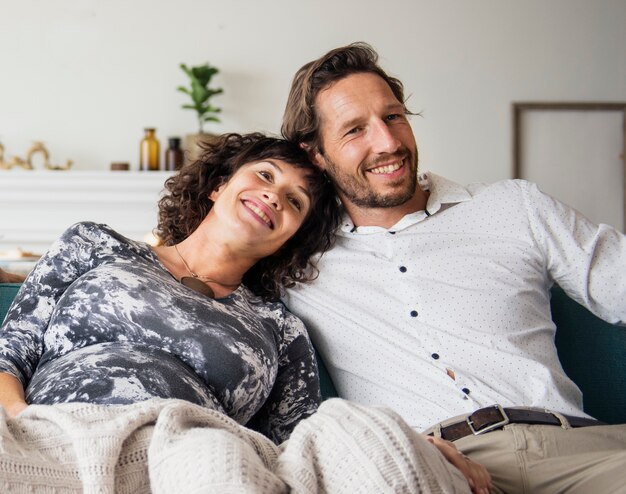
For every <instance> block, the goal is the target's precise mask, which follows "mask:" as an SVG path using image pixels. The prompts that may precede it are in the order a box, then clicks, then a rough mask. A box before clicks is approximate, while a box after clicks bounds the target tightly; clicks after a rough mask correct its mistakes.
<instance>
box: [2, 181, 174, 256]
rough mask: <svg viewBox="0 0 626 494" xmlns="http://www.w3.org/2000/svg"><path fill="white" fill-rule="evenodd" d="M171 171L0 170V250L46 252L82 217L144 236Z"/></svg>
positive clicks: (133, 235)
mask: <svg viewBox="0 0 626 494" xmlns="http://www.w3.org/2000/svg"><path fill="white" fill-rule="evenodd" d="M170 175H171V172H130V171H56V170H15V169H14V170H0V251H7V250H13V249H21V250H24V251H29V252H33V253H36V254H42V253H43V252H45V251H46V249H48V247H49V246H50V244H51V243H52V242H53V241H54V240H56V239H57V238H58V237H59V236H60V235H61V233H63V231H64V230H65V229H66V228H67V227H68V226H70V225H72V224H73V223H76V222H78V221H86V220H89V221H96V222H98V223H106V224H108V225H110V226H111V227H112V228H114V229H115V230H117V231H118V232H120V233H121V234H122V235H125V236H127V237H130V238H132V239H135V240H143V239H145V238H146V236H147V235H149V234H150V232H151V231H152V229H153V228H155V227H156V224H157V202H158V200H159V197H160V195H161V192H162V190H163V184H164V182H165V180H166V179H167V178H168V177H169V176H170Z"/></svg>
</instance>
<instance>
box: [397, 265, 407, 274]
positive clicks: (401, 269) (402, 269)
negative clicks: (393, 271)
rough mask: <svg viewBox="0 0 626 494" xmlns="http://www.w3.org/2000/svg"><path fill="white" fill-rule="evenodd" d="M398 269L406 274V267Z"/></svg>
mask: <svg viewBox="0 0 626 494" xmlns="http://www.w3.org/2000/svg"><path fill="white" fill-rule="evenodd" d="M398 269H400V272H401V273H406V266H400V267H399V268H398Z"/></svg>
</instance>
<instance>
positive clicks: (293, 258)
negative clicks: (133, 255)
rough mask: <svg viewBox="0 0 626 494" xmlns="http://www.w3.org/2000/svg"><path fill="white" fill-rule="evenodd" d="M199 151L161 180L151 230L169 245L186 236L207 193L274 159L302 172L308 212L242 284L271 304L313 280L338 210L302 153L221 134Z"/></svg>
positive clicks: (256, 137)
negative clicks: (242, 170) (155, 222)
mask: <svg viewBox="0 0 626 494" xmlns="http://www.w3.org/2000/svg"><path fill="white" fill-rule="evenodd" d="M202 147H203V152H202V155H201V156H200V158H199V159H198V160H196V161H195V162H193V163H190V164H188V165H186V166H184V167H183V168H182V169H181V170H180V171H179V172H178V173H177V174H176V175H174V176H172V177H170V178H168V179H167V180H166V182H165V192H164V195H163V197H162V198H161V200H160V201H159V222H158V227H157V231H156V233H157V235H158V236H159V238H160V239H161V241H162V242H163V244H165V245H174V244H177V243H179V242H181V241H183V240H184V239H185V238H187V237H188V236H189V235H190V234H191V233H192V232H193V231H194V230H195V229H196V228H197V227H198V226H199V225H200V223H201V222H202V220H203V219H204V218H205V217H206V215H207V214H208V213H209V211H210V210H211V207H213V201H211V199H209V195H210V194H211V193H212V192H213V191H214V190H215V189H217V188H218V187H219V186H220V185H221V184H222V183H224V182H225V181H227V180H228V179H230V177H231V176H232V175H233V174H234V173H235V172H236V171H237V170H239V168H241V167H242V166H243V165H245V164H248V163H252V162H258V161H262V160H265V159H277V160H281V161H284V162H286V163H289V164H291V165H293V166H295V167H297V168H301V169H305V170H307V171H308V173H307V181H308V184H309V191H310V193H311V197H312V201H311V208H310V210H309V213H308V215H307V217H306V218H305V220H304V222H303V224H302V226H301V227H300V229H299V230H298V231H297V232H296V233H295V234H294V235H293V236H292V237H291V238H290V239H289V240H288V241H287V242H286V243H285V244H284V245H283V246H282V247H281V248H280V249H279V250H278V252H276V253H274V254H272V255H270V256H268V257H265V258H263V259H261V260H259V261H258V262H257V263H256V264H255V265H254V266H253V267H252V268H250V269H249V270H248V272H247V273H246V274H245V275H244V277H243V282H244V284H245V285H246V286H247V287H248V288H249V289H250V290H252V292H254V293H255V294H256V295H259V296H261V297H263V298H264V299H265V300H277V299H278V298H280V297H281V296H282V295H283V293H284V289H285V288H289V287H292V286H294V285H295V284H296V282H306V281H310V280H312V279H315V278H316V277H317V274H318V271H317V268H316V267H315V265H314V264H313V263H312V257H313V256H314V255H315V254H317V253H323V252H325V251H326V250H328V249H329V248H330V247H331V246H332V243H333V241H334V231H335V228H336V227H337V226H338V224H339V220H340V212H339V204H338V200H337V198H336V195H335V190H334V188H333V186H332V184H331V183H330V182H329V181H328V179H327V178H326V176H325V175H324V174H323V173H322V171H321V170H319V169H318V168H317V167H316V166H315V165H313V164H312V163H311V162H310V160H309V158H308V156H307V154H306V152H305V151H303V150H302V149H301V148H300V147H299V146H297V145H295V144H292V143H290V142H287V141H285V140H283V139H278V138H274V137H268V136H266V135H264V134H262V133H251V134H245V135H240V134H234V133H233V134H224V135H222V136H220V137H218V138H216V139H215V140H213V141H211V142H208V143H205V144H203V146H202Z"/></svg>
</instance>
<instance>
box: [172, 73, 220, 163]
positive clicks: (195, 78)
mask: <svg viewBox="0 0 626 494" xmlns="http://www.w3.org/2000/svg"><path fill="white" fill-rule="evenodd" d="M180 68H181V69H182V70H183V71H184V72H185V74H187V77H188V78H189V86H188V87H185V86H179V87H178V88H177V89H178V91H180V92H182V93H185V94H187V95H188V96H189V97H190V98H191V103H187V104H184V105H182V108H184V109H188V110H194V111H195V112H196V116H197V119H198V133H197V134H192V135H188V136H187V137H186V145H185V148H186V149H187V152H188V153H187V155H188V159H189V160H194V159H196V158H197V156H198V153H199V151H200V148H199V142H202V141H205V140H207V139H210V138H211V136H212V134H208V133H206V132H204V124H205V123H206V122H220V119H219V118H218V116H217V115H218V114H219V113H221V111H222V109H221V108H219V107H217V106H214V105H213V104H211V101H210V100H211V98H213V96H216V95H218V94H221V93H223V92H224V90H223V89H222V88H221V87H220V88H212V87H210V84H211V80H212V79H213V76H215V75H216V74H217V73H218V72H219V69H217V68H216V67H212V66H211V65H209V64H208V63H205V64H203V65H198V66H195V67H188V66H187V65H185V64H184V63H181V64H180Z"/></svg>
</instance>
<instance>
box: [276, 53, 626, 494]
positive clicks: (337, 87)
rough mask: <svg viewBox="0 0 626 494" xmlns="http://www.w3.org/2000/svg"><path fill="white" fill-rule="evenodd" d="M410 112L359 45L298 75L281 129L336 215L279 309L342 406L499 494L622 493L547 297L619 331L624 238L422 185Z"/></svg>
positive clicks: (623, 434) (458, 189)
mask: <svg viewBox="0 0 626 494" xmlns="http://www.w3.org/2000/svg"><path fill="white" fill-rule="evenodd" d="M408 115H410V112H409V111H408V110H407V108H406V106H405V104H404V94H403V86H402V84H401V83H400V81H399V80H397V79H395V78H393V77H390V76H389V75H388V74H386V73H385V72H384V70H383V69H382V68H381V67H380V66H379V65H378V62H377V54H376V53H375V51H374V50H373V49H372V48H371V47H370V46H369V45H366V44H364V43H356V44H352V45H349V46H346V47H341V48H337V49H335V50H332V51H331V52H329V53H327V54H326V55H324V56H322V57H320V58H319V59H317V60H315V61H313V62H310V63H308V64H306V65H304V66H303V67H302V68H301V69H300V70H299V71H298V72H297V74H296V76H295V78H294V81H293V84H292V88H291V92H290V95H289V98H288V102H287V108H286V111H285V115H284V120H283V127H282V131H283V134H284V136H285V137H286V138H287V139H290V140H292V141H296V142H299V143H300V144H301V145H302V146H303V147H304V148H305V149H307V150H308V152H309V155H310V156H311V158H312V159H313V160H314V162H315V163H316V164H317V165H318V166H319V167H321V168H322V169H324V170H325V171H326V172H327V174H328V175H329V177H330V178H331V180H332V181H333V182H334V183H335V185H336V188H337V190H338V193H339V197H340V199H341V201H342V203H343V206H344V209H345V215H344V219H343V223H342V225H341V226H340V228H339V230H338V231H337V241H336V244H335V246H334V248H333V249H331V250H330V251H329V252H327V253H326V254H325V255H323V256H322V257H321V259H320V260H319V262H318V268H319V270H320V274H319V277H318V278H317V280H316V281H315V282H314V283H312V284H306V285H304V284H302V285H298V287H296V288H293V289H290V290H289V292H288V294H287V296H286V297H285V302H286V304H287V305H288V307H289V308H290V309H291V310H292V311H293V312H295V313H296V314H297V315H299V316H300V317H301V318H302V319H303V320H304V321H305V323H306V324H307V327H308V329H309V331H310V333H311V336H312V338H313V340H314V342H315V343H316V346H317V348H318V349H319V350H320V352H321V353H322V355H323V357H324V360H325V362H326V363H327V365H328V368H329V371H330V373H331V375H332V378H333V381H334V383H335V385H336V387H337V389H338V391H339V393H340V395H341V396H343V397H344V398H348V399H352V400H355V401H358V402H361V403H364V404H368V405H385V406H389V407H391V408H394V409H396V410H397V411H398V412H400V413H401V414H402V416H403V417H404V419H405V420H407V422H409V424H411V425H412V426H413V427H414V428H415V429H417V430H420V431H426V430H428V431H432V432H433V433H434V434H435V435H441V437H443V438H444V439H449V440H451V441H454V443H455V445H456V446H457V447H458V448H459V449H460V450H461V451H463V452H464V453H465V454H467V455H468V456H469V457H471V458H472V459H474V460H476V461H477V462H480V463H483V464H484V465H486V466H487V468H488V470H489V471H490V473H491V475H492V478H493V481H494V484H495V485H496V491H497V492H532V493H546V494H548V493H555V492H567V493H587V492H592V491H593V492H598V493H600V492H602V493H604V492H618V491H619V490H620V489H623V486H624V485H626V426H622V425H619V426H606V425H601V424H600V423H598V422H597V421H595V420H594V419H593V418H591V417H589V416H588V415H586V414H585V412H584V411H583V407H582V396H581V393H580V390H579V389H578V388H577V387H576V385H575V384H574V383H573V382H572V381H571V380H570V379H569V378H568V377H567V375H566V374H565V373H564V371H563V369H562V367H561V365H560V363H559V360H558V356H557V354H556V350H555V346H554V335H555V326H554V323H553V322H552V320H551V315H550V304H549V301H550V288H551V286H552V285H553V284H554V283H555V282H556V283H558V284H559V285H560V286H561V287H562V288H563V289H564V290H565V291H566V292H567V294H568V295H569V296H570V297H572V298H574V299H576V300H578V301H580V302H581V303H583V304H584V305H585V306H586V307H587V308H589V309H590V310H591V311H592V312H594V313H595V314H596V315H599V316H600V317H602V318H604V319H605V320H607V321H610V322H613V323H617V322H622V323H623V322H624V321H626V276H624V265H625V263H626V237H625V236H624V235H623V234H621V233H620V232H618V231H616V230H615V229H613V228H611V227H609V226H607V225H594V224H592V223H591V222H589V221H588V220H587V219H586V218H584V217H583V216H582V215H581V214H580V213H578V212H577V211H575V210H573V209H571V208H569V207H568V206H566V205H564V204H562V203H560V202H558V201H557V200H555V199H553V198H551V197H549V196H547V195H546V194H543V193H542V192H541V191H540V190H539V189H538V188H537V186H536V185H534V184H531V183H528V182H525V181H520V180H505V181H501V182H498V183H495V184H491V185H473V186H467V187H463V186H461V185H458V184H455V183H453V182H451V181H449V180H446V179H444V178H442V177H439V176H437V175H435V174H432V173H423V174H419V173H418V151H417V145H416V141H415V137H414V135H413V132H412V129H411V127H410V124H409V121H408V119H407V117H408ZM507 423H508V425H505V424H507ZM555 424H556V425H555ZM559 425H561V426H559ZM473 431H477V432H478V434H476V435H475V434H474V433H473ZM488 431H489V432H488Z"/></svg>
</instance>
